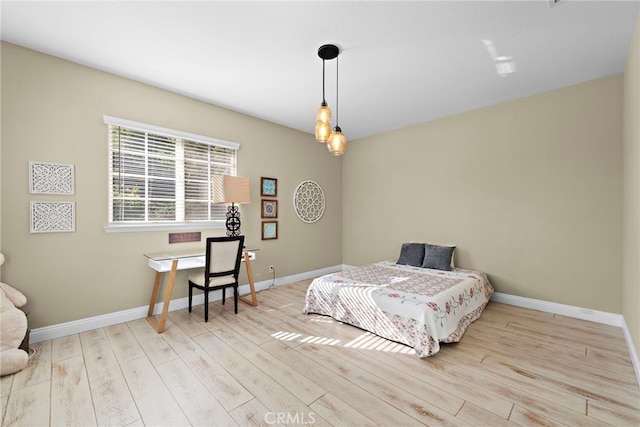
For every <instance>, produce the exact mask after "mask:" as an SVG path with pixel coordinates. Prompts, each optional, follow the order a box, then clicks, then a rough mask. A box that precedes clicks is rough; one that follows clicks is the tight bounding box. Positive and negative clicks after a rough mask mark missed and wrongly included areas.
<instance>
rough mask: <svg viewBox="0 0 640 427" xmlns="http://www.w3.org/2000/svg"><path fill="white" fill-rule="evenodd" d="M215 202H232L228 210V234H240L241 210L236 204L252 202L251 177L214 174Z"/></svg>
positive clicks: (212, 180)
mask: <svg viewBox="0 0 640 427" xmlns="http://www.w3.org/2000/svg"><path fill="white" fill-rule="evenodd" d="M211 184H212V185H211V188H212V191H213V203H231V205H230V206H229V209H228V210H227V222H226V226H227V236H239V235H240V212H239V211H238V207H237V206H236V204H238V205H239V204H242V203H250V202H251V198H250V191H249V178H248V177H245V176H231V175H214V176H213V177H212V178H211Z"/></svg>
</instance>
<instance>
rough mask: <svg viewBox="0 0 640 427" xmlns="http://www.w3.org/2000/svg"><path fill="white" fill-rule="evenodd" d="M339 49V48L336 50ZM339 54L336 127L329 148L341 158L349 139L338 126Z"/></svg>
mask: <svg viewBox="0 0 640 427" xmlns="http://www.w3.org/2000/svg"><path fill="white" fill-rule="evenodd" d="M336 49H337V48H336ZM338 53H339V51H338ZM337 56H338V54H337V53H336V127H334V128H333V132H331V135H329V139H328V140H327V148H328V149H329V152H330V153H331V154H333V155H334V156H341V155H343V154H344V150H345V149H346V148H347V138H345V136H344V135H343V134H342V129H340V126H339V125H338V116H339V112H338V75H339V73H338V59H337Z"/></svg>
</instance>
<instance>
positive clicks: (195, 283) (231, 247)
mask: <svg viewBox="0 0 640 427" xmlns="http://www.w3.org/2000/svg"><path fill="white" fill-rule="evenodd" d="M243 247H244V236H225V237H208V238H207V252H206V259H205V267H204V274H203V273H198V274H192V275H190V276H189V313H191V300H192V298H193V288H198V289H200V290H202V291H204V321H205V322H208V321H209V292H211V291H215V290H218V289H222V304H224V302H225V290H226V289H227V288H231V287H233V302H234V309H235V313H236V314H238V275H239V273H240V262H241V261H242V249H243Z"/></svg>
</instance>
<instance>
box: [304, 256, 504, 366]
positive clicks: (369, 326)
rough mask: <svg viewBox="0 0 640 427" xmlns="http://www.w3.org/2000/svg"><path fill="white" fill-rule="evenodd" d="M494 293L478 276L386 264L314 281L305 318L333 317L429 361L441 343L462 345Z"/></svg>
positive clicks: (484, 277)
mask: <svg viewBox="0 0 640 427" xmlns="http://www.w3.org/2000/svg"><path fill="white" fill-rule="evenodd" d="M401 258H402V257H401ZM398 262H400V259H399V261H398ZM492 293H493V287H492V286H491V284H490V283H489V280H488V278H487V275H486V274H485V273H482V272H479V271H475V270H468V269H463V268H456V267H451V268H450V269H447V268H445V269H436V268H425V267H422V264H421V265H420V266H417V265H407V264H399V263H397V262H396V263H394V262H391V261H383V262H378V263H374V264H370V265H365V266H362V267H357V268H353V269H349V270H345V271H341V272H338V273H332V274H327V275H324V276H321V277H318V278H316V279H314V280H313V282H312V283H311V284H310V285H309V288H308V289H307V294H306V298H305V305H304V308H303V313H304V314H312V313H315V314H321V315H325V316H330V317H332V318H334V319H336V320H338V321H340V322H344V323H347V324H350V325H353V326H356V327H358V328H361V329H364V330H366V331H369V332H371V333H373V334H376V335H378V336H380V337H383V338H386V339H389V340H392V341H396V342H399V343H402V344H406V345H408V346H410V347H412V348H413V349H414V350H415V352H416V354H417V355H418V356H419V357H427V356H431V355H433V354H436V353H437V352H438V351H439V350H440V343H441V342H444V343H449V342H458V341H459V340H460V339H461V338H462V335H463V334H464V332H465V330H466V329H467V327H468V326H469V325H470V324H471V323H472V322H473V321H475V320H476V319H478V318H479V317H480V315H481V314H482V311H483V310H484V308H485V306H486V305H487V303H488V302H489V299H490V298H491V295H492Z"/></svg>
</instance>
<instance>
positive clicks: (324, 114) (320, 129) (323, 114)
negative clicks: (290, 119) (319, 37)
mask: <svg viewBox="0 0 640 427" xmlns="http://www.w3.org/2000/svg"><path fill="white" fill-rule="evenodd" d="M339 51H340V50H339V49H338V47H337V46H334V45H332V44H325V45H322V46H320V48H319V49H318V56H319V57H320V58H322V104H320V108H318V113H317V114H316V141H318V142H320V143H322V144H326V143H327V140H328V139H329V135H330V134H331V109H330V108H329V106H328V105H327V101H326V100H325V97H324V61H325V60H330V59H333V58H335V57H337V56H338V52H339Z"/></svg>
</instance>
